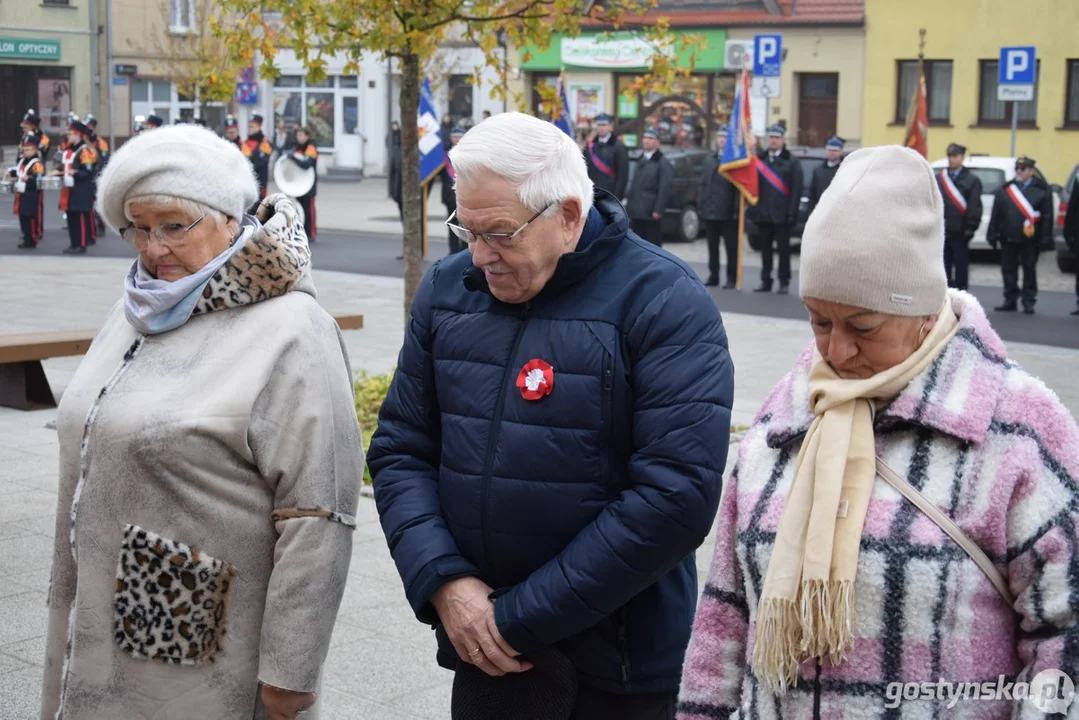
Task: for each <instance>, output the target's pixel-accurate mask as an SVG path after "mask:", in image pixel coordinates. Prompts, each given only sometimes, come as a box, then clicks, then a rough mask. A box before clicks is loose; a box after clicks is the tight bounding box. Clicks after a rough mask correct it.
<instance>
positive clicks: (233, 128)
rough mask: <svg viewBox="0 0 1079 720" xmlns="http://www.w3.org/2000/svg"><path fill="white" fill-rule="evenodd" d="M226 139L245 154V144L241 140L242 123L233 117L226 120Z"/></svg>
mask: <svg viewBox="0 0 1079 720" xmlns="http://www.w3.org/2000/svg"><path fill="white" fill-rule="evenodd" d="M225 139H226V140H228V141H229V142H230V143H232V144H233V145H235V146H236V148H237V149H238V150H239V151H240V152H243V149H244V144H243V141H242V140H240V123H238V122H237V121H236V118H235V117H233V116H232V115H229V116H228V117H226V118H225Z"/></svg>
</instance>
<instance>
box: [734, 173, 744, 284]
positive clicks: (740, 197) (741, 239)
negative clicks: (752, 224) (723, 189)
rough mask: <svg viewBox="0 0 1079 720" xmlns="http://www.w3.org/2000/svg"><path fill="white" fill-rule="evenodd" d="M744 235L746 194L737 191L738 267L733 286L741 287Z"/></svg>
mask: <svg viewBox="0 0 1079 720" xmlns="http://www.w3.org/2000/svg"><path fill="white" fill-rule="evenodd" d="M745 235H746V196H745V195H743V194H742V193H740V192H739V193H738V269H737V277H736V279H735V281H734V286H735V287H736V288H737V289H739V290H741V289H742V245H743V244H745Z"/></svg>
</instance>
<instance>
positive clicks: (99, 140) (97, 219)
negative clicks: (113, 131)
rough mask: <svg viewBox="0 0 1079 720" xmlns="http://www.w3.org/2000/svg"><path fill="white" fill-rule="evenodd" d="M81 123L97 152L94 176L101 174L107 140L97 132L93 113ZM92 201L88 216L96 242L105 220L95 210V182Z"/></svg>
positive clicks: (104, 162)
mask: <svg viewBox="0 0 1079 720" xmlns="http://www.w3.org/2000/svg"><path fill="white" fill-rule="evenodd" d="M83 125H85V126H86V127H88V128H90V145H92V146H93V148H94V151H95V152H96V153H97V167H96V168H95V169H94V177H95V180H96V177H97V176H98V175H100V174H101V171H102V170H104V169H105V164H106V163H108V161H109V141H108V140H106V139H105V138H103V137H101V136H100V135H98V134H97V118H96V117H94V116H93V115H87V116H86V119H85V120H83ZM93 187H94V201H93V208H94V209H93V210H92V211H91V213H90V218H91V220H93V222H92V223H90V227H91V229H92V230H93V231H94V239H93V242H97V236H98V235H99V234H100V233H104V232H105V221H104V220H102V219H101V215H99V214H98V212H97V182H96V181H95V182H94V185H93Z"/></svg>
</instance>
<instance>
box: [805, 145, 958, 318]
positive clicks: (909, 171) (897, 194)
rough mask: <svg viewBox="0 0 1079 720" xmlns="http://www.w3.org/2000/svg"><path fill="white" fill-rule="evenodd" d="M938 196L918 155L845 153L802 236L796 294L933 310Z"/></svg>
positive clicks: (893, 309)
mask: <svg viewBox="0 0 1079 720" xmlns="http://www.w3.org/2000/svg"><path fill="white" fill-rule="evenodd" d="M943 257H944V200H943V198H941V195H940V190H939V189H938V188H937V181H936V178H935V177H934V176H933V171H932V169H930V167H929V163H927V162H926V161H925V158H923V157H922V156H921V155H919V154H918V153H916V152H914V151H913V150H910V149H908V148H904V147H900V146H898V145H887V146H883V147H871V148H864V149H862V150H857V151H855V152H853V153H851V154H850V155H848V156H847V158H846V159H845V160H843V163H842V164H841V165H840V166H839V170H838V172H836V175H835V179H834V180H832V184H831V185H829V186H828V189H827V190H826V191H825V192H824V195H823V196H821V199H820V202H819V203H818V204H817V207H816V209H815V210H814V211H813V214H812V215H811V216H810V218H809V221H808V222H807V223H806V227H805V232H803V233H802V258H801V265H800V268H799V292H800V293H801V296H802V297H803V298H816V299H818V300H830V301H832V302H837V303H842V304H844V305H853V306H854V307H859V308H865V309H866V310H873V311H875V312H880V313H886V314H889V315H907V316H918V315H936V314H937V313H938V312H940V308H941V306H942V305H943V304H944V298H945V296H946V295H947V293H948V282H947V279H946V277H945V275H944V261H943Z"/></svg>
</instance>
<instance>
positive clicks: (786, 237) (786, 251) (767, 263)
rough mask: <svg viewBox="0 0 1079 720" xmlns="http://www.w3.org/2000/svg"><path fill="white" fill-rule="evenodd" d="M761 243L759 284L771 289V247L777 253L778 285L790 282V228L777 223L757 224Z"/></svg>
mask: <svg viewBox="0 0 1079 720" xmlns="http://www.w3.org/2000/svg"><path fill="white" fill-rule="evenodd" d="M757 231H758V233H759V236H760V241H761V284H762V285H765V286H767V287H772V252H773V246H774V248H775V249H776V250H778V251H779V272H778V273H776V274H777V275H778V278H779V284H780V285H789V284H790V282H791V226H790V225H780V224H779V223H757Z"/></svg>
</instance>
